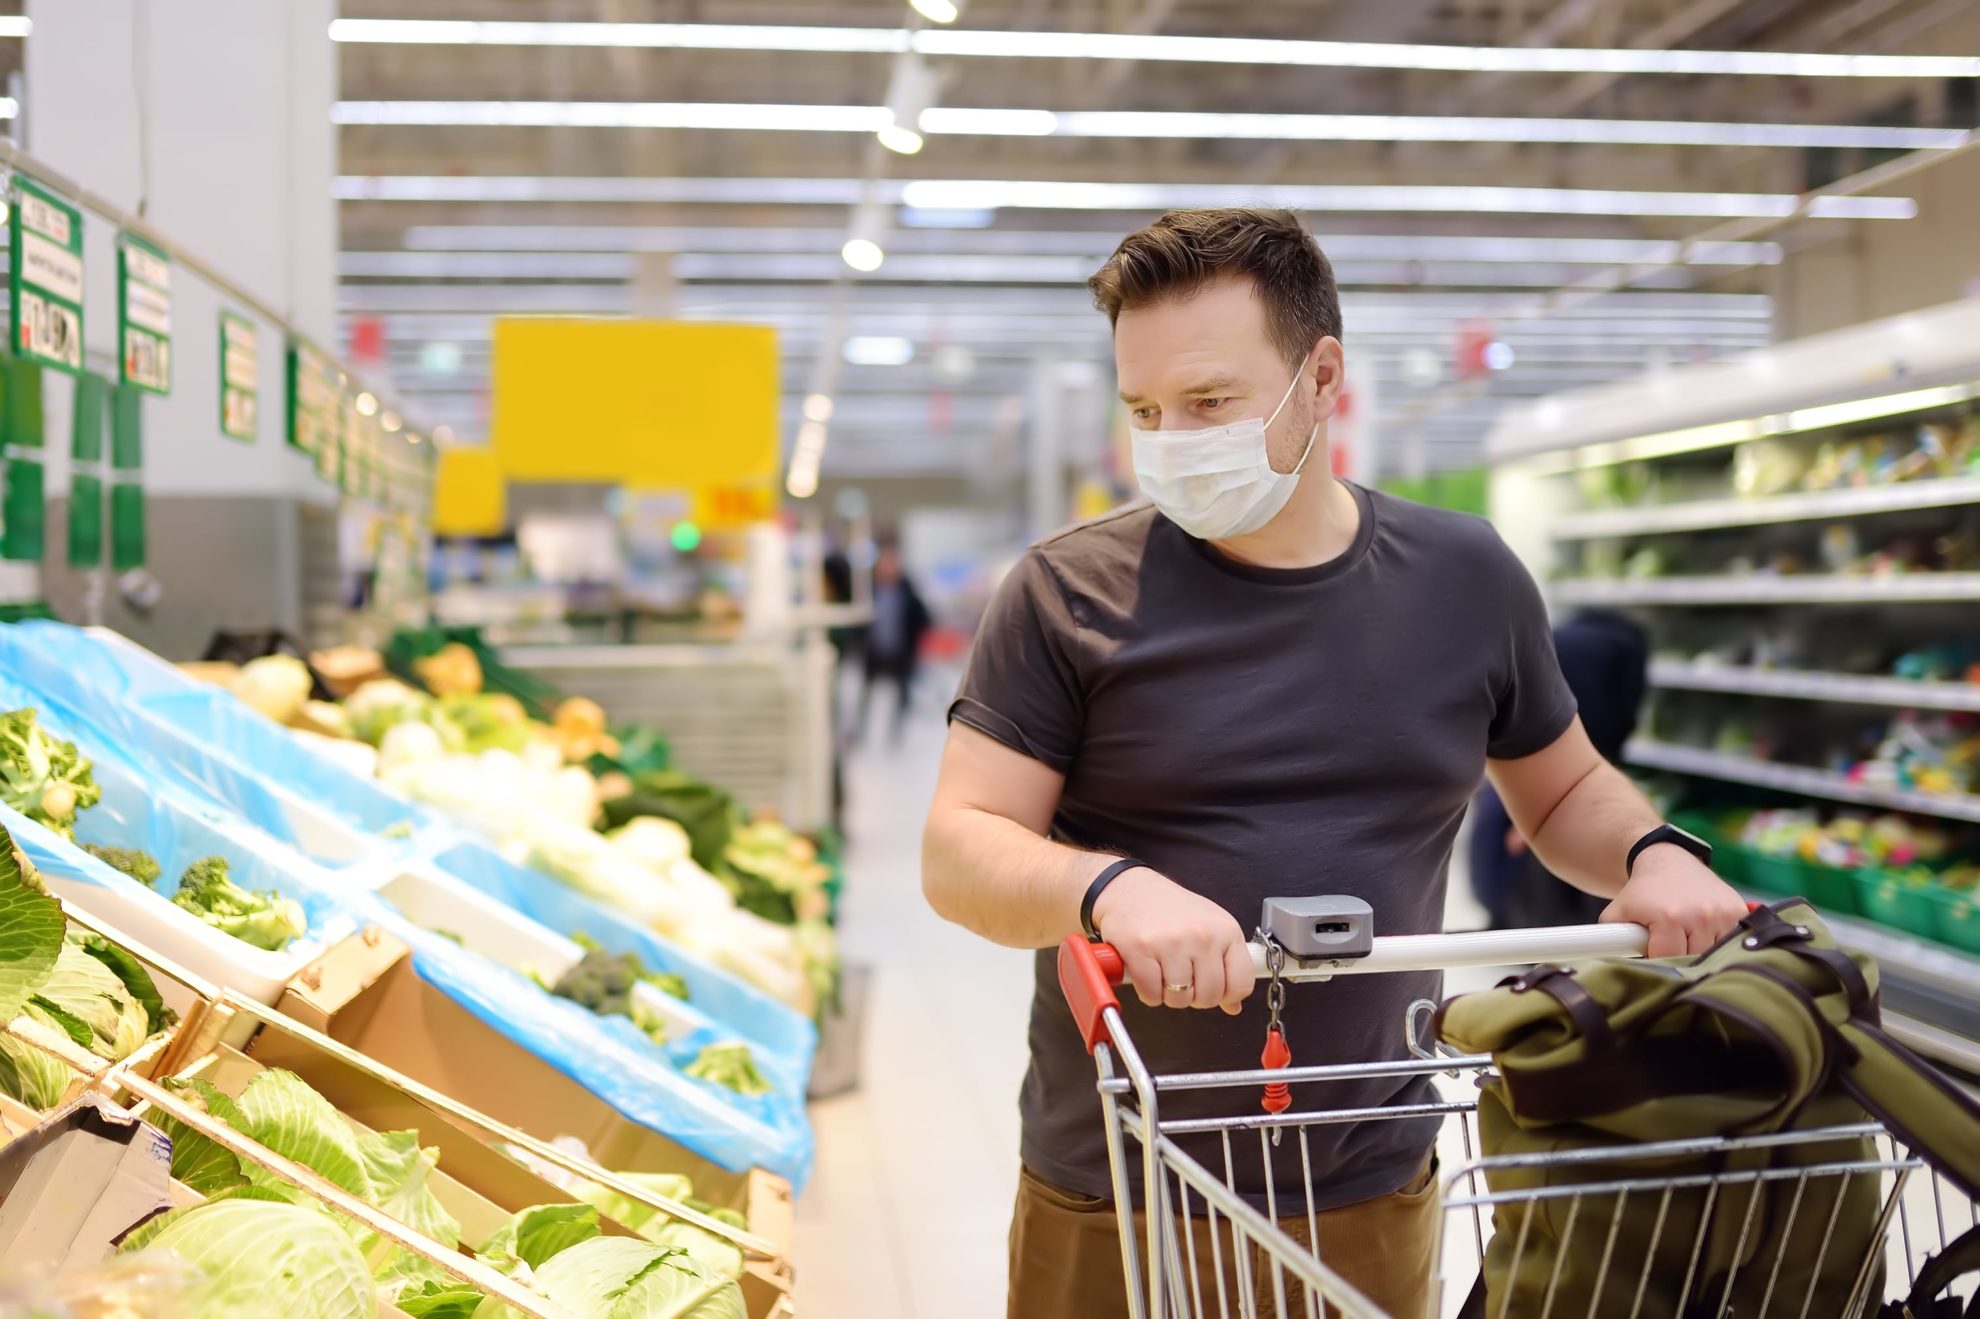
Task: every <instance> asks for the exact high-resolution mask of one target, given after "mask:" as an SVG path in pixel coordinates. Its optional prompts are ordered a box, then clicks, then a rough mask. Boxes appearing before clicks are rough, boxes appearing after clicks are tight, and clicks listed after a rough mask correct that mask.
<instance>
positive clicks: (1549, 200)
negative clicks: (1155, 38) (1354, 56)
mask: <svg viewBox="0 0 1980 1319" xmlns="http://www.w3.org/2000/svg"><path fill="white" fill-rule="evenodd" d="M1239 200H1242V201H1244V202H1245V203H1247V204H1250V205H1254V206H1279V207H1285V208H1287V209H1290V210H1304V211H1368V212H1382V211H1464V212H1488V213H1510V212H1518V213H1532V214H1539V215H1663V216H1680V215H1692V216H1712V217H1723V218H1734V217H1740V216H1756V217H1758V216H1780V217H1786V216H1790V215H1793V214H1794V213H1795V212H1796V211H1797V210H1798V209H1800V208H1801V207H1802V206H1804V205H1806V207H1807V213H1808V214H1809V215H1811V216H1813V217H1815V218H1818V219H1858V220H1909V219H1911V218H1913V217H1914V216H1916V215H1917V214H1918V203H1917V201H1916V200H1915V199H1914V198H1910V197H1816V198H1814V199H1813V200H1812V201H1810V200H1807V199H1804V198H1802V197H1799V196H1797V195H1795V194H1793V193H1742V192H1650V191H1624V190H1619V189H1606V188H1507V187H1471V186H1461V185H1446V184H1276V185H1275V184H1265V185H1260V186H1253V187H1247V186H1244V185H1242V184H1236V185H1233V184H1193V183H1178V184H1162V183H1072V182H1068V183H1059V182H1019V181H1016V180H1009V179H1000V180H991V179H983V180H969V179H956V180H946V179H921V180H917V181H915V182H912V183H907V184H904V185H903V186H902V188H901V201H902V202H904V203H905V204H907V205H909V206H919V207H962V208H969V207H979V206H997V207H1011V208H1027V209H1041V210H1099V211H1163V210H1174V209H1177V208H1186V207H1193V206H1217V205H1226V206H1227V205H1231V204H1233V202H1234V201H1239Z"/></svg>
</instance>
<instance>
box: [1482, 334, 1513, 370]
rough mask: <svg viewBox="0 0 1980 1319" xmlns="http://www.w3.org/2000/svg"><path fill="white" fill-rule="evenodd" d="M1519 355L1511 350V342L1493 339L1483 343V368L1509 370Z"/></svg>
mask: <svg viewBox="0 0 1980 1319" xmlns="http://www.w3.org/2000/svg"><path fill="white" fill-rule="evenodd" d="M1518 360H1519V355H1518V354H1517V353H1515V352H1513V347H1512V345H1511V344H1509V343H1507V342H1506V341H1505V340H1503V339H1494V340H1493V341H1492V342H1491V343H1488V344H1486V345H1485V369H1486V370H1488V371H1510V370H1511V369H1512V365H1513V363H1514V362H1517V361H1518Z"/></svg>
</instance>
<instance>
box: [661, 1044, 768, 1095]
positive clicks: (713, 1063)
mask: <svg viewBox="0 0 1980 1319" xmlns="http://www.w3.org/2000/svg"><path fill="white" fill-rule="evenodd" d="M681 1070H682V1071H683V1072H685V1073H686V1074H687V1075H689V1076H693V1077H697V1078H699V1079H700V1080H703V1081H712V1082H713V1083H714V1084H716V1085H723V1086H727V1087H728V1088H729V1089H731V1090H733V1091H735V1092H736V1093H737V1094H739V1095H762V1094H768V1093H769V1092H770V1083H769V1082H768V1081H766V1080H764V1079H763V1073H762V1072H760V1071H758V1070H757V1069H756V1059H755V1058H753V1057H751V1056H750V1052H749V1046H748V1045H747V1044H745V1043H743V1042H742V1041H741V1040H730V1041H727V1042H726V1043H722V1044H711V1045H709V1046H708V1047H707V1048H705V1049H703V1050H702V1051H701V1052H700V1053H699V1054H697V1055H696V1056H695V1060H694V1061H693V1062H691V1063H689V1064H688V1065H687V1066H686V1067H683V1068H681Z"/></svg>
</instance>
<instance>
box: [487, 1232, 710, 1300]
mask: <svg viewBox="0 0 1980 1319" xmlns="http://www.w3.org/2000/svg"><path fill="white" fill-rule="evenodd" d="M533 1285H534V1286H535V1288H536V1290H537V1291H539V1292H541V1293H542V1294H543V1295H544V1296H546V1297H548V1298H549V1299H550V1300H551V1301H552V1302H554V1303H555V1304H557V1305H558V1306H561V1307H562V1308H563V1309H565V1310H568V1311H569V1312H570V1313H572V1314H573V1315H582V1316H584V1319H747V1315H748V1310H747V1308H746V1307H745V1305H744V1303H743V1295H742V1288H741V1287H739V1286H738V1285H737V1284H736V1283H735V1282H734V1281H733V1280H732V1279H729V1278H724V1277H722V1276H720V1275H719V1274H715V1273H711V1272H710V1271H708V1270H707V1269H706V1268H704V1267H703V1266H702V1265H700V1264H699V1263H697V1262H696V1261H695V1260H694V1258H693V1257H692V1256H690V1255H688V1254H686V1253H685V1252H683V1251H679V1250H668V1249H665V1248H663V1247H660V1246H656V1245H654V1244H652V1243H651V1242H648V1241H637V1240H634V1239H633V1238H631V1237H595V1238H593V1239H592V1240H590V1241H585V1242H581V1243H579V1244H578V1245H575V1246H572V1247H571V1248H570V1249H569V1250H565V1251H563V1252H561V1253H559V1254H558V1255H556V1256H554V1257H552V1258H551V1260H550V1261H549V1262H548V1263H547V1264H545V1265H544V1266H543V1267H542V1268H540V1269H538V1270H536V1273H535V1277H534V1279H533ZM514 1315H515V1311H514V1310H513V1309H511V1308H510V1307H508V1306H506V1305H503V1304H502V1303H501V1302H499V1301H496V1300H495V1299H494V1298H492V1297H491V1298H489V1299H488V1300H486V1301H484V1302H483V1303H482V1306H481V1308H480V1309H479V1310H477V1311H475V1317H474V1319H512V1317H513V1316H514Z"/></svg>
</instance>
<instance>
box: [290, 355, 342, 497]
mask: <svg viewBox="0 0 1980 1319" xmlns="http://www.w3.org/2000/svg"><path fill="white" fill-rule="evenodd" d="M343 393H344V373H343V372H341V371H339V370H338V369H337V365H336V363H334V362H332V361H331V360H330V359H329V358H328V357H325V356H324V355H323V354H322V353H320V352H318V351H317V350H316V349H314V348H312V347H311V346H310V345H309V344H307V343H305V342H304V341H303V340H301V339H291V340H290V341H289V443H290V444H291V445H292V446H294V447H295V448H298V449H301V450H302V451H303V452H304V453H307V454H314V455H317V466H318V469H319V470H320V469H321V468H322V466H323V463H324V462H325V461H326V459H325V458H324V456H323V455H324V454H325V451H326V450H327V451H328V453H329V454H330V455H332V456H333V458H334V455H335V453H336V451H337V435H338V432H339V431H340V430H341V429H342V427H343V424H344V413H343Z"/></svg>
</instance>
